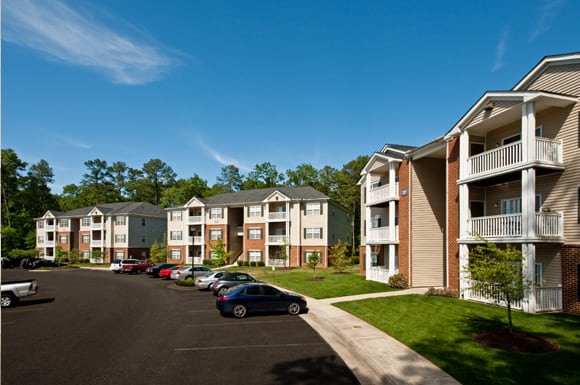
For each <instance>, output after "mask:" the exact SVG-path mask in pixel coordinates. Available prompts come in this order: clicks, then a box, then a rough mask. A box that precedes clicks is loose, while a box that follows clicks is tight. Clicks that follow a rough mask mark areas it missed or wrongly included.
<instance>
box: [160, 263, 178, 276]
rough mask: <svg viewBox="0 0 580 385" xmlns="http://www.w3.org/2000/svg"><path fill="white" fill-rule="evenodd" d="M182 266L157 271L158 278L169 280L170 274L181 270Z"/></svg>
mask: <svg viewBox="0 0 580 385" xmlns="http://www.w3.org/2000/svg"><path fill="white" fill-rule="evenodd" d="M182 267H183V266H181V265H177V266H173V267H169V268H167V269H163V270H160V271H159V277H160V278H163V279H171V272H172V271H173V270H177V269H181V268H182Z"/></svg>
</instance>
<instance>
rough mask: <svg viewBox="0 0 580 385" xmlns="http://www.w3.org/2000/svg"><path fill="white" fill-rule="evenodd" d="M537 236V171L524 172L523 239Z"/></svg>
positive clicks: (528, 170)
mask: <svg viewBox="0 0 580 385" xmlns="http://www.w3.org/2000/svg"><path fill="white" fill-rule="evenodd" d="M535 236H536V170H535V169H534V168H528V169H525V170H522V238H523V239H524V240H526V239H533V238H534V237H535Z"/></svg>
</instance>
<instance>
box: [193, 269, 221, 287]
mask: <svg viewBox="0 0 580 385" xmlns="http://www.w3.org/2000/svg"><path fill="white" fill-rule="evenodd" d="M224 275H226V272H225V271H212V272H211V273H208V274H206V275H204V276H202V277H198V278H196V280H195V287H197V288H198V289H199V290H209V289H210V288H211V286H212V285H213V283H214V282H215V281H218V280H219V279H220V278H222V277H223V276H224Z"/></svg>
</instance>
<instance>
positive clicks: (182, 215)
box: [167, 187, 352, 267]
mask: <svg viewBox="0 0 580 385" xmlns="http://www.w3.org/2000/svg"><path fill="white" fill-rule="evenodd" d="M167 223H168V225H167V227H168V232H169V233H168V237H167V247H168V260H170V261H172V262H178V263H188V264H190V263H192V261H193V262H194V263H196V264H201V263H203V260H204V259H211V258H213V254H212V248H213V247H214V246H215V245H216V243H217V242H218V240H219V239H221V240H222V241H223V242H224V244H225V247H226V250H227V251H229V252H231V256H230V260H229V261H228V263H234V262H236V261H251V262H262V263H264V265H266V266H287V267H289V266H302V265H304V264H306V262H307V261H308V258H309V256H310V255H311V254H312V253H313V252H314V251H317V252H319V253H320V256H321V265H322V266H328V251H329V247H330V246H333V245H335V244H336V243H337V242H338V241H339V240H341V241H343V242H348V240H350V239H352V223H351V218H350V217H349V215H348V214H347V212H346V211H345V210H344V209H342V208H341V207H340V206H338V205H337V204H335V203H334V202H332V201H331V200H330V198H329V197H328V196H326V195H324V194H322V193H320V192H319V191H317V190H315V189H314V188H312V187H275V188H266V189H256V190H244V191H238V192H232V193H226V194H219V195H215V196H212V197H208V198H196V197H193V198H191V199H190V200H189V202H187V203H186V204H184V205H183V206H179V207H172V208H169V209H167ZM284 254H285V255H286V256H287V257H288V258H286V259H282V258H280V257H281V256H283V255H284Z"/></svg>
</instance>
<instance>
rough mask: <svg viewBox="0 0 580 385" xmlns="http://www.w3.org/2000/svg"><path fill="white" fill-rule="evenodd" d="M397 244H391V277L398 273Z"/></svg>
mask: <svg viewBox="0 0 580 385" xmlns="http://www.w3.org/2000/svg"><path fill="white" fill-rule="evenodd" d="M395 250H396V249H395V245H394V244H390V245H389V277H390V276H392V275H395V274H396V265H395V262H396V260H395V259H396V258H395Z"/></svg>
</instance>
